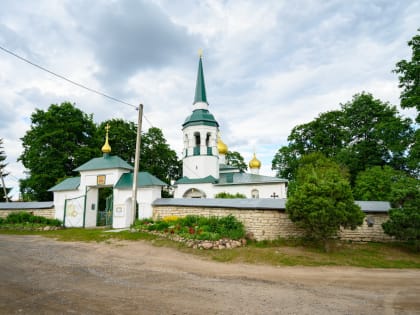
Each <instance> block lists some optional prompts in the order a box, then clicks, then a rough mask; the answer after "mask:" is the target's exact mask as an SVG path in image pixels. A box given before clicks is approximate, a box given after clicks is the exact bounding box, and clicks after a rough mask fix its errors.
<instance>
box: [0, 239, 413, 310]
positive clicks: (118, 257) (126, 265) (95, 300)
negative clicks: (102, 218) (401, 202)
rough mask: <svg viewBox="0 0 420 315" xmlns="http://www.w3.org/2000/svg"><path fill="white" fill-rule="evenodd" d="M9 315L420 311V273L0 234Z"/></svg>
mask: <svg viewBox="0 0 420 315" xmlns="http://www.w3.org/2000/svg"><path fill="white" fill-rule="evenodd" d="M0 266H1V268H0V313H1V314H420V270H394V269H392V270H385V269H359V268H335V267H328V268H312V267H311V268H309V267H266V266H254V265H252V266H251V265H244V264H224V263H216V262H211V261H203V260H201V259H198V258H196V257H193V256H191V255H187V254H183V253H180V252H178V251H176V250H173V249H168V248H159V247H153V246H152V245H149V244H148V243H145V242H118V243H113V244H104V243H100V244H96V243H68V242H57V241H54V240H52V239H46V238H42V237H38V236H8V235H0Z"/></svg>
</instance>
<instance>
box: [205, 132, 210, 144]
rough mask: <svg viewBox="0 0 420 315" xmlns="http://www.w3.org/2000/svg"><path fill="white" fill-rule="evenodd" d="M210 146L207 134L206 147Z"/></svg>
mask: <svg viewBox="0 0 420 315" xmlns="http://www.w3.org/2000/svg"><path fill="white" fill-rule="evenodd" d="M209 146H210V133H208V134H207V136H206V147H209Z"/></svg>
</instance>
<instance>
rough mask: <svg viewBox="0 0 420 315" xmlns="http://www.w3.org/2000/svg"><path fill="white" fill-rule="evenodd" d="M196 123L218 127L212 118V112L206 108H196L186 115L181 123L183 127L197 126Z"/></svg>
mask: <svg viewBox="0 0 420 315" xmlns="http://www.w3.org/2000/svg"><path fill="white" fill-rule="evenodd" d="M197 125H206V126H214V127H219V124H218V122H217V121H216V119H215V118H214V116H213V114H212V113H210V112H209V111H208V110H207V109H196V110H194V111H193V112H192V114H191V115H190V116H188V117H187V118H186V119H185V121H184V123H183V124H182V127H183V128H186V127H188V126H197Z"/></svg>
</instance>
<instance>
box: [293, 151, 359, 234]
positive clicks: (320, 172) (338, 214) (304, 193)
mask: <svg viewBox="0 0 420 315" xmlns="http://www.w3.org/2000/svg"><path fill="white" fill-rule="evenodd" d="M286 212H287V213H288V214H289V218H290V219H291V220H292V221H293V222H294V223H295V224H296V225H297V226H298V227H300V228H303V229H304V230H305V232H306V234H307V236H308V237H310V238H313V239H316V240H322V241H324V242H325V241H327V240H328V239H329V238H331V237H334V236H336V235H337V233H338V231H339V229H340V227H341V226H342V227H345V228H351V229H355V228H356V227H357V226H358V225H361V224H362V223H363V217H364V213H363V212H362V211H361V209H360V207H359V206H357V205H356V204H355V203H354V199H353V195H352V192H351V188H350V184H349V181H348V179H347V172H346V171H345V170H343V169H342V168H341V167H340V166H339V165H338V164H337V163H335V162H333V161H332V160H330V159H328V158H326V157H325V156H324V155H322V154H320V153H312V154H309V155H306V156H304V157H302V159H301V161H300V163H299V168H298V172H297V178H296V187H295V189H294V191H293V193H292V194H291V195H290V196H289V198H288V200H287V203H286Z"/></svg>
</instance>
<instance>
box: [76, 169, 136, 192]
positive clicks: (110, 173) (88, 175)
mask: <svg viewBox="0 0 420 315" xmlns="http://www.w3.org/2000/svg"><path fill="white" fill-rule="evenodd" d="M128 172H129V171H128V170H124V169H106V170H93V171H82V172H80V186H79V189H81V190H82V191H84V190H85V187H86V186H97V176H98V175H105V180H106V181H105V185H103V186H114V185H115V184H116V183H117V181H118V180H119V179H120V177H121V175H122V174H124V173H128Z"/></svg>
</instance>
